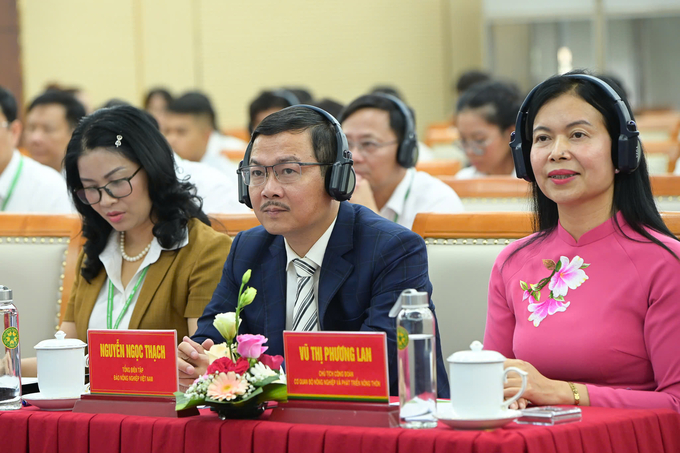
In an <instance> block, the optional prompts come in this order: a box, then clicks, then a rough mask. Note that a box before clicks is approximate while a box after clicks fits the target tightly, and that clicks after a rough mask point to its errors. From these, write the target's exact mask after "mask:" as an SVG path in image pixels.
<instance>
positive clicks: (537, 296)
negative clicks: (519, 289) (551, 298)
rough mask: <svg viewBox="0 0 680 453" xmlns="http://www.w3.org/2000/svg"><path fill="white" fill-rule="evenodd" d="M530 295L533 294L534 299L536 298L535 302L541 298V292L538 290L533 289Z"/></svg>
mask: <svg viewBox="0 0 680 453" xmlns="http://www.w3.org/2000/svg"><path fill="white" fill-rule="evenodd" d="M531 295H532V296H534V299H535V300H536V302H538V301H539V300H541V292H540V291H534V292H533V293H531Z"/></svg>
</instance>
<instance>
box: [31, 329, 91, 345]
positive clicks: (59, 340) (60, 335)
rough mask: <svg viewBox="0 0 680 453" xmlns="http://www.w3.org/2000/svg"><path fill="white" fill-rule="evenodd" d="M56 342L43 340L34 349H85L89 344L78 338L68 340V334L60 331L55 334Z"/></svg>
mask: <svg viewBox="0 0 680 453" xmlns="http://www.w3.org/2000/svg"><path fill="white" fill-rule="evenodd" d="M54 337H55V338H56V339H55V340H52V339H50V340H43V341H41V342H40V343H38V344H37V345H35V348H34V349H77V348H84V347H85V346H87V343H84V342H82V341H80V340H79V339H77V338H66V334H65V333H64V332H63V331H61V330H60V331H59V332H57V333H55V334H54Z"/></svg>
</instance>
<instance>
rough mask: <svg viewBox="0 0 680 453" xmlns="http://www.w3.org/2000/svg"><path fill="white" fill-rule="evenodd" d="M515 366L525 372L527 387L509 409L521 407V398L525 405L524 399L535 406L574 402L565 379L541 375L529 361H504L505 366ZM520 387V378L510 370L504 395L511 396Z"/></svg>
mask: <svg viewBox="0 0 680 453" xmlns="http://www.w3.org/2000/svg"><path fill="white" fill-rule="evenodd" d="M511 366H512V367H516V368H519V369H520V370H522V371H526V372H527V388H526V390H525V391H524V393H523V394H522V398H520V399H519V400H518V401H517V403H519V405H517V404H515V403H513V404H512V405H511V407H510V408H511V409H516V408H517V407H519V408H522V400H524V406H525V407H526V401H527V400H528V401H531V403H532V404H535V405H537V406H548V405H552V404H574V394H573V393H572V391H571V387H569V384H568V383H567V382H565V381H555V380H552V379H548V378H547V377H545V376H543V375H542V374H541V373H539V371H538V370H537V369H536V368H535V367H534V366H533V365H532V364H530V363H528V362H525V361H523V360H515V359H509V360H506V361H505V368H508V367H511ZM521 388H522V379H521V377H520V376H519V375H518V374H517V373H513V372H510V373H509V374H508V379H507V381H506V382H505V390H504V396H505V398H506V399H507V398H512V397H513V396H514V395H516V394H517V392H519V390H520V389H521Z"/></svg>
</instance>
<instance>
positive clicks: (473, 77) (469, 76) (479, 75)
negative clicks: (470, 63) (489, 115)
mask: <svg viewBox="0 0 680 453" xmlns="http://www.w3.org/2000/svg"><path fill="white" fill-rule="evenodd" d="M487 80H491V76H490V75H489V74H488V73H487V72H484V71H479V70H476V69H472V70H470V71H465V72H464V73H462V74H461V75H460V77H458V81H456V91H457V92H458V94H462V93H464V92H465V91H467V90H469V89H470V87H472V85H474V84H476V83H480V82H486V81H487Z"/></svg>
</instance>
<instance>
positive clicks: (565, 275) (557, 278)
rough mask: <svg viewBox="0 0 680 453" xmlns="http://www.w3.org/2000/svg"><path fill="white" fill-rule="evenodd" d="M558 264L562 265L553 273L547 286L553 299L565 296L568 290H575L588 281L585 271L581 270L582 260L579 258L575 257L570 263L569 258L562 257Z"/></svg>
mask: <svg viewBox="0 0 680 453" xmlns="http://www.w3.org/2000/svg"><path fill="white" fill-rule="evenodd" d="M560 263H562V265H561V267H560V270H559V271H557V272H555V274H554V275H553V276H552V278H551V279H550V284H549V285H548V289H550V291H552V294H553V296H554V297H560V296H566V295H567V291H569V289H576V288H578V287H579V286H581V284H582V283H583V282H585V281H586V280H588V276H587V275H586V273H585V271H584V270H583V269H581V266H583V258H581V257H580V256H578V255H577V256H575V257H574V258H573V259H572V260H571V262H569V258H567V257H566V256H562V257H560Z"/></svg>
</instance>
